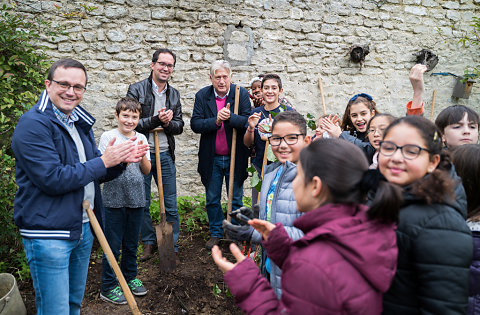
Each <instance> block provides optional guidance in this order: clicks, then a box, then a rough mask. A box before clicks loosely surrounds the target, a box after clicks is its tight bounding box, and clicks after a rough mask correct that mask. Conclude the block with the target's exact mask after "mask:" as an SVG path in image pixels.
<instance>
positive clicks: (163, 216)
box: [153, 128, 166, 221]
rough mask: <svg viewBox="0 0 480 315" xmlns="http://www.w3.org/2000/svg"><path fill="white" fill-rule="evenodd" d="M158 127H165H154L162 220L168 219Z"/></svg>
mask: <svg viewBox="0 0 480 315" xmlns="http://www.w3.org/2000/svg"><path fill="white" fill-rule="evenodd" d="M158 129H161V130H163V128H156V129H153V137H154V142H155V162H156V166H157V188H158V202H159V203H160V213H161V217H162V221H165V220H166V216H165V200H164V199H163V198H164V197H163V181H162V164H161V163H162V161H161V160H160V151H159V148H158V131H159V130H158Z"/></svg>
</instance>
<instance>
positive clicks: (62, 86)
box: [51, 80, 87, 94]
mask: <svg viewBox="0 0 480 315" xmlns="http://www.w3.org/2000/svg"><path fill="white" fill-rule="evenodd" d="M51 81H52V82H55V83H57V84H58V87H59V88H60V90H61V91H63V92H65V91H68V90H70V88H73V92H75V94H83V93H84V92H85V90H86V89H87V88H86V87H84V86H83V85H70V84H68V83H67V82H60V81H57V80H51Z"/></svg>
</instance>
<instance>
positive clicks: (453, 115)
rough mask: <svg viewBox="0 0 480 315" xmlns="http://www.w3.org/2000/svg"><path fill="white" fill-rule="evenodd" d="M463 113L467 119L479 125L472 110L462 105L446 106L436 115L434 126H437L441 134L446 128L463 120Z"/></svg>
mask: <svg viewBox="0 0 480 315" xmlns="http://www.w3.org/2000/svg"><path fill="white" fill-rule="evenodd" d="M465 113H467V115H468V116H467V117H468V119H469V120H470V121H473V122H475V123H476V124H479V121H480V119H479V117H478V114H477V113H476V112H475V111H474V110H473V109H471V108H470V107H467V106H464V105H452V106H448V107H447V108H445V109H444V110H442V111H441V112H440V114H438V116H437V119H435V125H437V127H438V128H439V129H440V131H441V132H442V134H443V132H444V130H445V128H446V127H447V126H449V125H453V124H456V123H458V122H459V121H460V120H462V119H463V117H464V116H465Z"/></svg>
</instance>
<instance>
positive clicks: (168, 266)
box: [153, 128, 176, 271]
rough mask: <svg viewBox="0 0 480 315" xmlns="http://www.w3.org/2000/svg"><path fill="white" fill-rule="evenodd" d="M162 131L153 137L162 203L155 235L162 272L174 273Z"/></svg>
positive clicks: (173, 252)
mask: <svg viewBox="0 0 480 315" xmlns="http://www.w3.org/2000/svg"><path fill="white" fill-rule="evenodd" d="M162 130H163V128H155V129H153V136H154V140H155V162H156V164H157V188H158V201H159V203H160V223H159V224H158V225H155V233H156V235H157V246H158V254H159V256H160V262H159V267H160V270H161V271H172V270H173V269H175V267H176V257H175V250H174V248H173V230H172V224H171V223H168V222H167V216H166V214H165V201H164V197H163V183H162V165H161V161H160V151H159V149H158V132H159V131H162Z"/></svg>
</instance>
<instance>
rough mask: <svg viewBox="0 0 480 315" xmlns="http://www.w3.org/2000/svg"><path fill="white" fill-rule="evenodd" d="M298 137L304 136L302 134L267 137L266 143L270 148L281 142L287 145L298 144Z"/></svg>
mask: <svg viewBox="0 0 480 315" xmlns="http://www.w3.org/2000/svg"><path fill="white" fill-rule="evenodd" d="M300 136H305V135H304V134H303V133H292V134H289V135H286V136H285V137H279V136H270V137H268V142H269V143H270V145H271V146H272V147H276V146H279V145H280V144H281V143H282V140H285V143H286V144H288V145H293V144H296V143H297V142H298V137H300Z"/></svg>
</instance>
